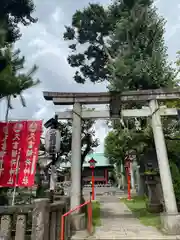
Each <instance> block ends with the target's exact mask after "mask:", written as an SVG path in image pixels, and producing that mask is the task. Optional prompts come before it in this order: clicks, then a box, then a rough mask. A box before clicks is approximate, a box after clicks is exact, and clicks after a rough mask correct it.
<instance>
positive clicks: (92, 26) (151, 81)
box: [64, 0, 175, 92]
mask: <svg viewBox="0 0 180 240" xmlns="http://www.w3.org/2000/svg"><path fill="white" fill-rule="evenodd" d="M163 34H164V20H163V19H162V18H160V17H159V16H158V15H157V13H156V9H155V8H154V7H152V1H149V0H146V1H140V0H136V1H132V0H131V1H118V0H117V1H114V2H113V3H112V4H110V5H109V7H108V9H105V8H104V7H103V6H101V5H99V4H89V6H88V7H87V8H85V9H83V10H82V11H76V13H75V14H74V15H73V17H72V25H71V26H68V27H66V32H65V33H64V39H65V40H69V41H71V42H73V44H70V46H69V48H70V49H72V54H71V55H69V57H68V61H69V64H70V65H71V66H72V67H75V68H78V69H79V70H77V71H76V73H75V76H74V79H75V81H76V82H78V83H84V82H85V81H86V80H88V79H89V80H90V81H92V82H99V81H105V80H108V81H109V82H110V86H109V87H110V89H111V90H116V91H120V92H122V91H123V90H126V89H128V90H129V89H154V88H159V87H164V86H172V80H173V79H174V77H175V75H174V71H173V69H172V68H171V66H170V65H169V64H168V62H167V54H166V48H165V46H164V39H163ZM79 45H80V46H81V45H82V47H81V48H79ZM82 49H83V50H82Z"/></svg>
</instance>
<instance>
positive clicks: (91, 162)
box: [88, 158, 97, 200]
mask: <svg viewBox="0 0 180 240" xmlns="http://www.w3.org/2000/svg"><path fill="white" fill-rule="evenodd" d="M88 163H89V164H90V168H91V171H92V177H91V182H92V200H94V199H95V194H94V169H95V166H96V163H97V162H96V160H94V158H91V159H90V160H89V162H88Z"/></svg>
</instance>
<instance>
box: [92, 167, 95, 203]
mask: <svg viewBox="0 0 180 240" xmlns="http://www.w3.org/2000/svg"><path fill="white" fill-rule="evenodd" d="M94 195H95V194H94V168H92V200H94V199H95V196H94Z"/></svg>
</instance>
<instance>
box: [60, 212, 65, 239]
mask: <svg viewBox="0 0 180 240" xmlns="http://www.w3.org/2000/svg"><path fill="white" fill-rule="evenodd" d="M60 240H64V216H63V215H62V216H61V235H60Z"/></svg>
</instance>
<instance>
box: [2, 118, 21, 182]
mask: <svg viewBox="0 0 180 240" xmlns="http://www.w3.org/2000/svg"><path fill="white" fill-rule="evenodd" d="M24 129H25V121H20V122H10V123H9V130H10V133H11V134H10V135H9V138H8V152H9V153H10V154H9V159H8V161H7V163H6V165H7V170H8V179H7V186H9V187H10V186H16V185H18V184H17V183H18V182H17V180H18V179H17V178H18V171H19V161H20V154H21V149H22V148H23V143H24V139H23V135H24Z"/></svg>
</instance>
